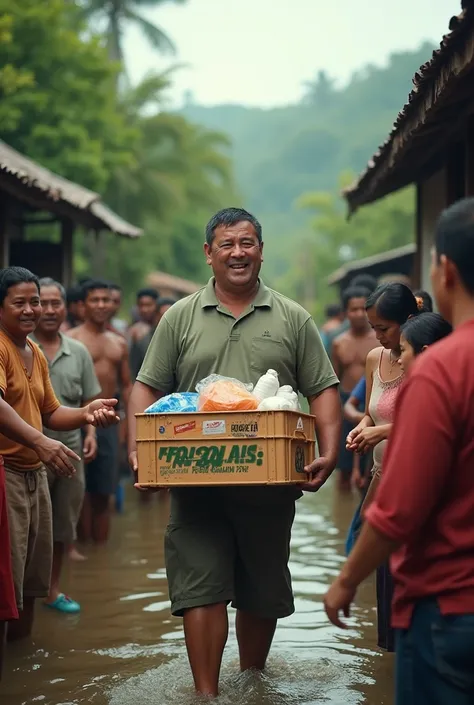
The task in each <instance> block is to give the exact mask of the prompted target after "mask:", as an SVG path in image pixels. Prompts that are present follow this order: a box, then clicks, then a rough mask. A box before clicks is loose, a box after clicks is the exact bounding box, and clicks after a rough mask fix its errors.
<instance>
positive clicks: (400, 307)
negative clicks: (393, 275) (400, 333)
mask: <svg viewBox="0 0 474 705" xmlns="http://www.w3.org/2000/svg"><path fill="white" fill-rule="evenodd" d="M374 307H375V310H376V311H377V314H378V315H379V316H380V317H381V318H385V320H386V321H393V322H394V323H398V324H399V325H402V323H405V321H407V320H408V319H409V318H410V316H418V314H419V313H420V309H419V308H418V304H417V301H416V299H415V297H414V296H413V292H412V290H411V289H409V288H408V287H407V286H406V285H405V284H401V283H400V282H389V283H388V284H381V285H380V286H378V287H377V288H376V290H375V291H374V292H373V293H372V294H371V295H370V296H369V298H368V299H367V301H366V302H365V309H366V311H368V310H369V309H370V308H374Z"/></svg>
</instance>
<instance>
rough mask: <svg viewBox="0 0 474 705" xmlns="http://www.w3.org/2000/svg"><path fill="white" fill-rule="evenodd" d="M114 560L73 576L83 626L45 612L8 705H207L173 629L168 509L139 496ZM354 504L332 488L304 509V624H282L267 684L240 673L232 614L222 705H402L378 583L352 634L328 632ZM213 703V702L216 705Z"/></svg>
mask: <svg viewBox="0 0 474 705" xmlns="http://www.w3.org/2000/svg"><path fill="white" fill-rule="evenodd" d="M127 499H128V502H127V508H126V513H125V514H124V515H122V516H118V517H116V519H115V525H114V535H113V537H112V541H111V543H110V545H109V546H108V547H107V548H106V549H93V548H91V549H90V550H89V552H88V560H87V562H85V563H81V564H73V565H70V566H69V568H68V570H69V572H68V574H67V575H66V576H65V581H64V587H65V589H66V590H67V591H68V592H69V593H70V594H71V595H72V596H73V597H74V598H75V599H78V600H79V601H80V602H81V604H82V608H83V611H82V613H81V614H80V615H74V616H64V615H61V614H55V613H52V612H50V611H47V610H45V609H44V608H42V606H41V605H38V610H37V620H36V626H35V633H34V640H33V643H31V642H30V643H23V644H16V645H14V646H12V647H10V649H9V655H8V659H7V664H6V668H5V677H4V682H3V685H2V686H0V693H1V695H2V698H1V702H2V703H3V702H5V703H6V704H8V705H30V704H33V703H42V704H43V705H77V704H78V703H86V702H87V703H93V705H152V704H153V705H199V703H200V701H201V699H200V698H197V697H196V696H195V695H194V693H193V689H192V679H191V674H190V671H189V666H188V663H187V660H186V657H185V652H184V638H183V632H182V623H181V621H180V620H179V619H174V618H172V617H171V615H170V612H169V601H168V594H167V588H166V577H165V572H164V557H163V531H164V528H165V526H166V522H167V513H168V502H167V498H166V497H161V496H159V497H158V496H155V497H154V498H153V501H152V502H149V503H146V504H142V503H139V502H138V500H137V497H136V495H135V493H134V492H133V491H130V493H129V495H128V498H127ZM353 509H354V500H352V499H351V498H347V497H344V498H340V497H336V496H335V493H334V490H333V488H332V487H330V486H329V487H325V488H323V490H322V491H321V492H319V493H318V494H316V495H308V496H305V497H304V498H303V499H302V500H300V501H299V502H298V512H297V518H296V521H295V526H294V530H293V542H292V560H291V571H292V575H293V584H294V591H295V603H296V613H295V614H294V615H292V616H291V617H289V618H288V619H285V620H282V621H281V622H280V624H279V627H278V630H277V633H276V637H275V643H274V647H273V650H272V653H271V658H270V660H269V665H268V670H267V672H266V673H265V674H263V675H260V674H255V673H244V674H240V673H239V672H238V657H237V648H236V643H235V634H234V625H233V617H234V614H233V611H232V610H231V620H230V621H231V625H230V637H229V644H228V647H227V649H226V652H225V656H224V664H223V671H222V688H221V695H220V696H219V698H218V699H217V700H216V701H215V702H216V705H318V704H319V703H331V704H341V705H342V703H348V704H350V705H356V704H359V703H367V705H391V703H392V697H391V691H392V676H391V670H392V657H391V656H389V655H387V654H382V653H381V652H380V651H379V650H378V649H377V648H376V646H375V643H376V631H375V626H374V620H375V609H374V604H375V596H374V588H373V583H372V582H368V583H367V584H365V585H364V586H363V588H362V589H361V590H360V593H359V595H358V600H357V606H356V608H355V610H354V614H353V617H352V619H351V620H350V629H348V630H347V631H344V632H342V631H337V630H336V629H334V628H333V627H332V626H330V625H329V623H328V621H327V619H326V617H325V614H324V610H323V605H322V597H323V595H324V593H325V591H326V589H327V585H328V584H329V583H330V582H331V580H332V579H333V577H334V576H335V575H336V574H337V572H338V569H339V567H340V564H341V562H342V561H343V560H344V558H343V550H344V539H345V532H346V528H347V526H348V523H349V520H350V517H351V515H352V512H353ZM205 702H208V701H207V700H206V701H205Z"/></svg>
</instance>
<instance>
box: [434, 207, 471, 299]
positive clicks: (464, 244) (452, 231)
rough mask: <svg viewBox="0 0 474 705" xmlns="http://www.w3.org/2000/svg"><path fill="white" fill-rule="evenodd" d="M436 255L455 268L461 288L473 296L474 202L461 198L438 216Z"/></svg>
mask: <svg viewBox="0 0 474 705" xmlns="http://www.w3.org/2000/svg"><path fill="white" fill-rule="evenodd" d="M435 248H436V255H437V257H438V261H439V258H440V257H441V255H445V256H446V257H447V259H449V260H451V262H452V263H453V264H454V265H455V266H456V269H457V270H458V273H459V278H460V279H461V282H462V285H463V286H464V288H465V289H466V291H468V292H469V293H470V294H472V295H474V198H463V199H462V200H460V201H458V202H457V203H454V204H453V205H452V206H450V207H449V208H446V210H445V211H443V213H442V214H441V216H440V218H439V220H438V224H437V226H436V234H435Z"/></svg>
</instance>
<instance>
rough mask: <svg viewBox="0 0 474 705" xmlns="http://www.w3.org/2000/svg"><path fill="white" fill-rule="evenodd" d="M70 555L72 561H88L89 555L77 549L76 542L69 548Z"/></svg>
mask: <svg viewBox="0 0 474 705" xmlns="http://www.w3.org/2000/svg"><path fill="white" fill-rule="evenodd" d="M68 556H69V558H70V559H71V561H86V560H87V557H86V556H83V555H82V553H79V551H78V550H77V548H76V546H74V544H71V545H70V546H69V548H68Z"/></svg>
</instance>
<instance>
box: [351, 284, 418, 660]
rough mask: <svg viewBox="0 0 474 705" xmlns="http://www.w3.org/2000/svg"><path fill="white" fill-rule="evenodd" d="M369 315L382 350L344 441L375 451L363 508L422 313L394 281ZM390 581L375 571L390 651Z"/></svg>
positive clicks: (371, 360) (370, 363) (369, 367)
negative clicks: (403, 333)
mask: <svg viewBox="0 0 474 705" xmlns="http://www.w3.org/2000/svg"><path fill="white" fill-rule="evenodd" d="M366 310H367V316H368V318H369V321H370V324H371V326H372V328H373V329H374V331H375V333H376V336H377V340H378V341H379V343H380V344H381V346H382V347H379V348H375V349H374V350H372V351H371V352H370V353H369V355H368V356H367V363H366V379H367V396H366V412H365V416H364V418H363V419H362V421H361V422H360V423H359V424H358V425H357V426H356V428H355V429H354V430H353V431H352V432H351V433H350V434H349V436H348V437H347V448H348V449H350V450H353V451H355V452H357V453H364V452H366V451H368V450H369V449H371V448H372V449H373V454H374V463H373V468H372V481H371V483H370V487H369V490H368V492H367V495H366V498H365V500H364V503H363V505H362V515H363V512H364V509H366V508H367V506H368V504H369V503H370V502H371V500H372V499H373V497H374V494H375V491H376V489H377V485H378V482H379V478H380V474H381V472H382V466H383V454H384V450H385V446H386V445H387V439H388V437H389V435H390V431H391V428H392V423H393V416H394V411H395V402H396V398H397V394H398V391H399V390H400V387H401V384H402V382H403V372H402V370H401V368H400V365H399V364H398V359H399V357H400V328H401V326H402V325H403V324H404V323H405V322H406V321H407V320H408V319H409V318H410V317H412V316H416V315H417V314H418V313H420V311H422V310H423V302H422V300H421V299H420V300H419V301H417V299H416V298H415V296H414V295H413V293H412V292H411V290H410V289H409V288H408V287H407V286H405V285H404V284H400V283H398V282H392V283H390V284H384V285H382V286H379V287H378V288H377V289H376V290H375V291H374V293H373V294H372V295H371V296H370V297H369V298H368V299H367V303H366ZM391 599H392V579H391V576H390V572H389V569H388V565H386V566H382V568H380V569H379V570H378V571H377V617H378V636H379V638H378V644H379V646H380V647H382V648H384V649H387V651H393V648H394V647H393V632H392V629H391V627H390V603H391Z"/></svg>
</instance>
